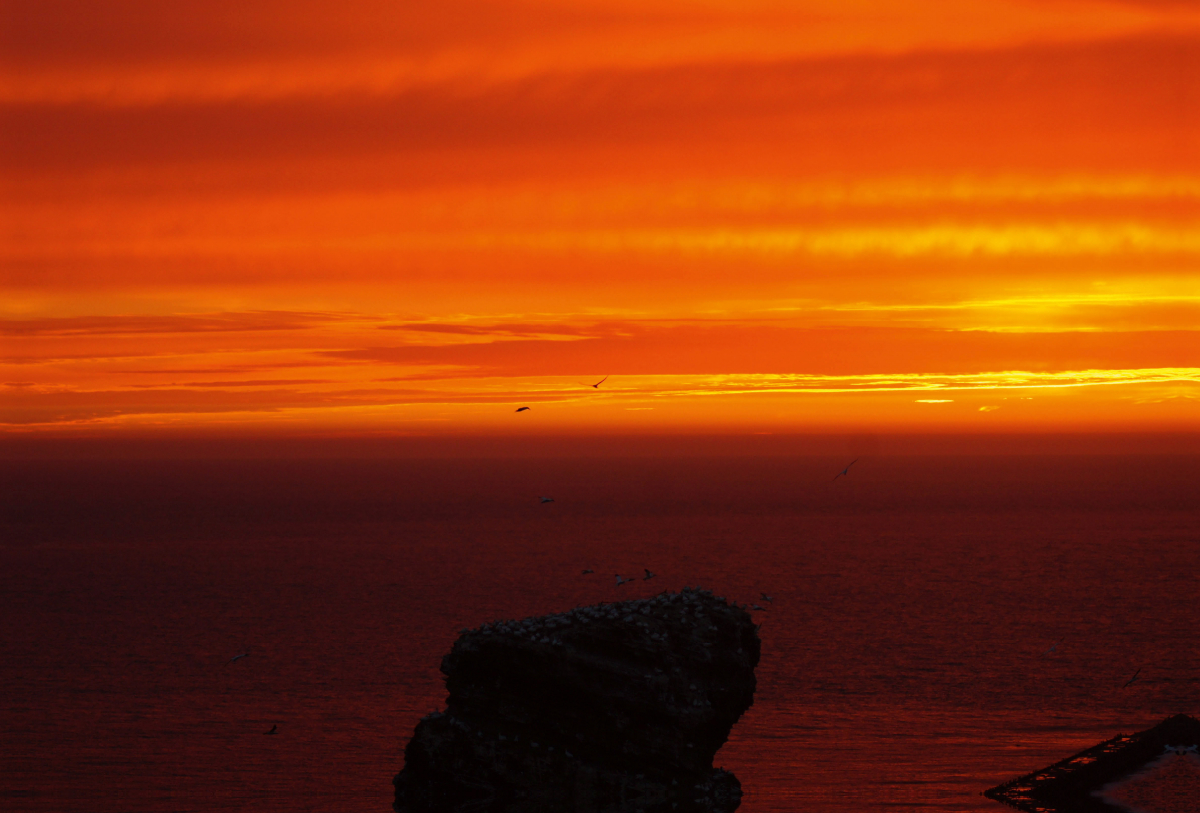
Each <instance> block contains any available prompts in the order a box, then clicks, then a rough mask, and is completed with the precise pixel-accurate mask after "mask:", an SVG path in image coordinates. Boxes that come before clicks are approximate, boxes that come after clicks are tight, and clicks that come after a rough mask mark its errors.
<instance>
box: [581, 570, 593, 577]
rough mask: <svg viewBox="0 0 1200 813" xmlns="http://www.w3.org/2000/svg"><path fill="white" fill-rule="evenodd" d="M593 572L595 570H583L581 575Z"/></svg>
mask: <svg viewBox="0 0 1200 813" xmlns="http://www.w3.org/2000/svg"><path fill="white" fill-rule="evenodd" d="M595 572H596V571H594V570H585V571H583V574H582V575H584V576H586V575H587V574H589V573H595Z"/></svg>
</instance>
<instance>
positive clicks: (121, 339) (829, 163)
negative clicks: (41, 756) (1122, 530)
mask: <svg viewBox="0 0 1200 813" xmlns="http://www.w3.org/2000/svg"><path fill="white" fill-rule="evenodd" d="M3 9H4V11H3V15H4V22H3V29H2V36H3V40H4V41H3V53H4V62H3V66H2V73H0V105H2V107H3V114H2V115H3V119H4V121H3V124H2V128H0V130H2V132H0V141H2V143H3V148H2V150H0V163H2V172H0V176H2V179H0V183H2V185H3V190H4V191H3V198H2V200H0V207H2V214H0V224H2V225H0V228H2V230H3V231H2V238H0V334H2V339H0V382H2V383H0V423H2V425H3V429H2V430H0V431H2V432H3V433H5V434H9V435H28V434H33V435H40V434H57V435H62V434H68V435H103V436H111V435H131V436H132V435H146V434H155V433H160V434H161V433H168V434H180V433H182V434H197V435H205V434H211V433H234V434H238V433H252V434H254V433H258V434H270V435H278V434H283V435H287V434H289V433H295V434H300V435H304V434H309V435H320V434H351V435H354V434H361V435H376V434H378V435H388V434H396V435H404V434H454V433H468V434H469V433H483V434H487V433H496V434H508V433H536V432H554V433H563V434H578V433H598V434H605V433H635V434H636V433H661V432H672V433H675V432H699V433H705V432H713V433H728V432H745V433H755V432H776V433H786V432H807V431H827V430H838V431H841V430H847V431H858V430H864V429H870V430H881V431H882V430H888V431H892V430H895V431H955V432H976V431H978V432H995V431H1022V432H1024V431H1061V430H1071V431H1075V430H1088V431H1122V432H1128V431H1181V430H1195V429H1196V428H1197V426H1200V6H1197V5H1196V4H1195V3H1192V2H1170V0H1138V1H1136V2H1135V0H1123V1H1122V2H1115V1H1112V2H1101V1H1100V0H1061V1H1059V0H1028V2H1024V1H1021V0H926V1H925V2H919V3H914V2H912V0H904V1H903V2H901V0H895V1H893V0H869V1H868V0H797V2H784V0H738V1H737V2H731V1H729V0H708V1H707V2H704V1H701V0H694V1H693V2H683V1H682V0H680V1H678V2H676V1H674V0H639V2H636V3H635V2H627V0H603V1H601V0H492V1H488V0H474V1H473V2H460V0H437V2H388V3H384V2H376V1H375V0H367V1H366V2H356V3H352V4H343V3H333V2H328V0H287V2H282V0H280V1H279V2H243V1H242V0H239V1H238V2H232V0H205V2H192V0H187V1H186V2H175V3H163V2H161V0H106V2H103V3H96V2H84V0H14V1H12V2H10V1H9V0H5V2H3ZM606 375H607V376H609V378H608V380H607V381H605V383H604V384H602V385H601V386H600V387H599V388H598V389H597V388H593V387H591V386H589V385H590V384H593V383H595V382H597V381H599V380H600V379H601V378H603V377H604V376H606ZM518 406H529V407H531V409H530V410H529V411H528V412H522V413H520V414H516V413H515V412H514V410H515V409H516V408H517V407H518Z"/></svg>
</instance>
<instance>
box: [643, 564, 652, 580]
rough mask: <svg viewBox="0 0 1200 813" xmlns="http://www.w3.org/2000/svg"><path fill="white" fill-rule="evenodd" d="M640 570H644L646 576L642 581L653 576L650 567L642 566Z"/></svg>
mask: <svg viewBox="0 0 1200 813" xmlns="http://www.w3.org/2000/svg"><path fill="white" fill-rule="evenodd" d="M642 570H644V571H646V577H645V578H644V579H642V581H649V580H650V579H653V578H654V574H653V573H651V572H650V568H648V567H643V568H642Z"/></svg>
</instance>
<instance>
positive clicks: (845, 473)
mask: <svg viewBox="0 0 1200 813" xmlns="http://www.w3.org/2000/svg"><path fill="white" fill-rule="evenodd" d="M858 461H859V458H857V457H856V458H854V459H853V460H851V461H850V465H849V466H846V468H844V469H842V470H841V471H840V472H838V473H837V474H836V475H835V476H834V478H833V479H834V480H836V479H837V478H838V477H848V476H850V466H853V465H854V464H855V463H857V462H858Z"/></svg>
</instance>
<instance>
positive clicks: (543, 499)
mask: <svg viewBox="0 0 1200 813" xmlns="http://www.w3.org/2000/svg"><path fill="white" fill-rule="evenodd" d="M538 499H539V500H541V501H542V502H543V503H548V502H554V498H553V497H538Z"/></svg>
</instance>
